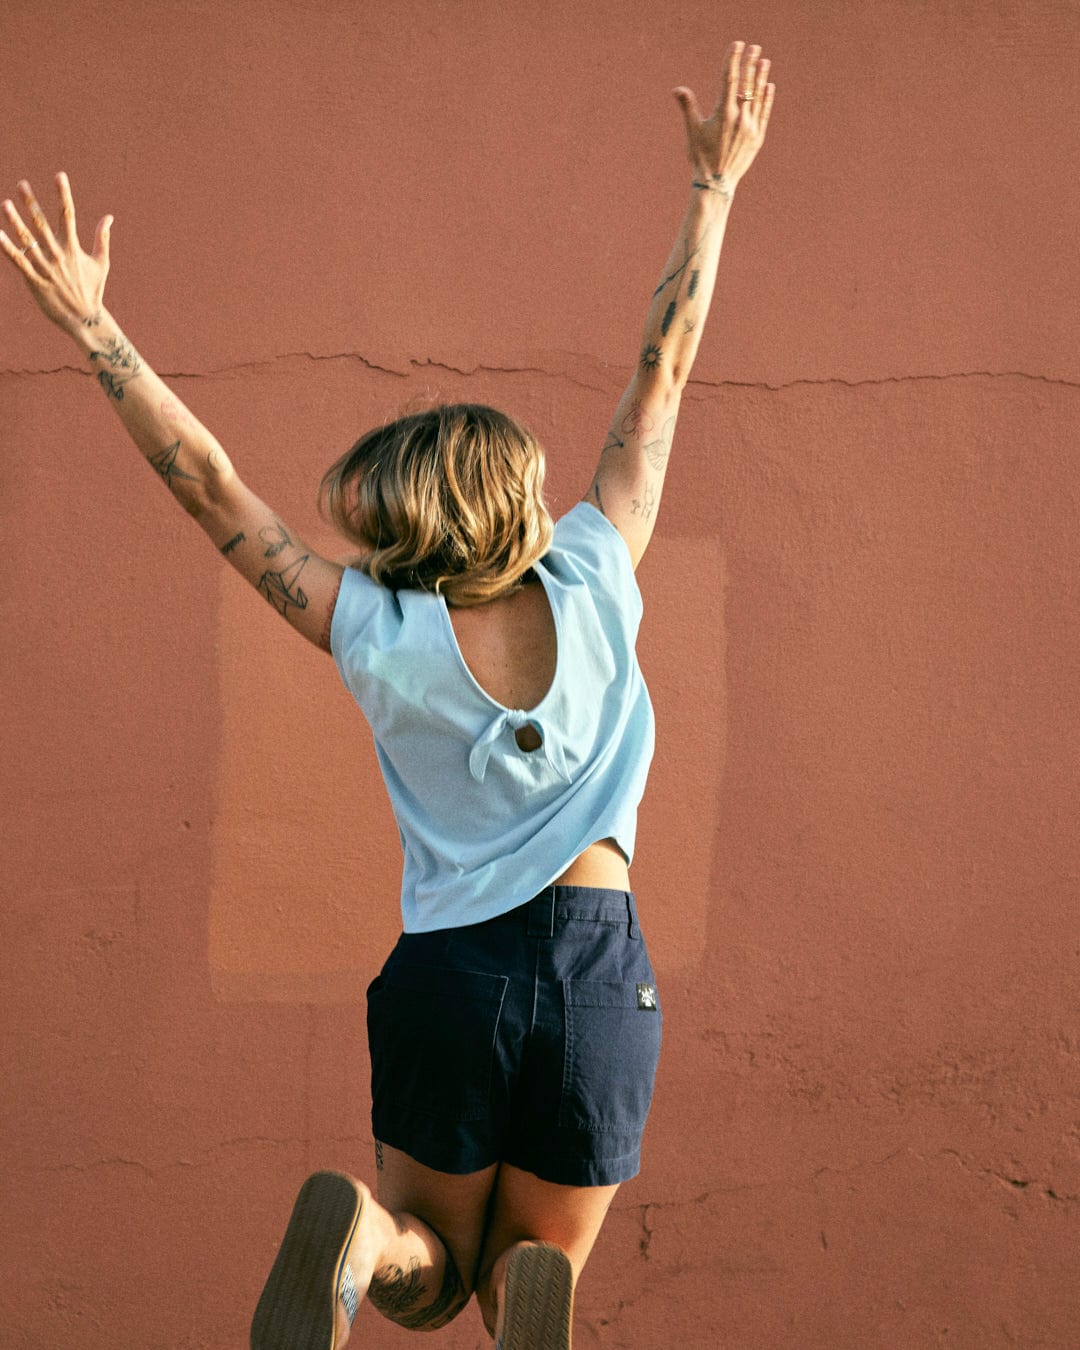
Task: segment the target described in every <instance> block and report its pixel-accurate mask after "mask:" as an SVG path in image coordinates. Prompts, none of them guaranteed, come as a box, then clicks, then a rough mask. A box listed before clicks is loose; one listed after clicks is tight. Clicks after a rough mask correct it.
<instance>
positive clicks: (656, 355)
mask: <svg viewBox="0 0 1080 1350" xmlns="http://www.w3.org/2000/svg"><path fill="white" fill-rule="evenodd" d="M659 364H660V348H659V347H658V346H657V345H656V344H655V343H654V342H650V343H649V344H648V346H647V347H646V348H645V350H644V351H643V352H642V353H641V365H642V369H643V370H655V369H656V367H657V366H658V365H659Z"/></svg>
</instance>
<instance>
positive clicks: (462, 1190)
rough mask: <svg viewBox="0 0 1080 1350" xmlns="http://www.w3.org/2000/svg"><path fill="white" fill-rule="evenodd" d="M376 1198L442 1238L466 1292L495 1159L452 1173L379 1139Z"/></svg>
mask: <svg viewBox="0 0 1080 1350" xmlns="http://www.w3.org/2000/svg"><path fill="white" fill-rule="evenodd" d="M376 1156H377V1158H378V1176H377V1184H376V1194H377V1196H378V1200H379V1203H380V1204H381V1205H382V1206H383V1207H384V1208H385V1209H388V1210H390V1211H391V1213H395V1214H401V1213H405V1214H415V1215H416V1217H417V1218H418V1219H422V1220H423V1221H424V1223H426V1224H427V1225H428V1227H429V1228H433V1229H434V1230H435V1232H436V1233H438V1235H439V1237H440V1238H442V1240H443V1242H444V1243H445V1244H446V1246H447V1248H448V1249H449V1251H450V1255H451V1256H452V1257H453V1258H454V1264H455V1265H456V1266H457V1269H458V1274H459V1275H460V1276H461V1279H462V1281H463V1283H464V1285H465V1287H466V1289H468V1290H469V1291H470V1292H471V1291H472V1289H473V1288H474V1286H475V1284H476V1272H477V1267H478V1265H479V1259H480V1250H481V1246H482V1243H483V1238H484V1228H485V1224H486V1221H487V1217H488V1212H489V1209H490V1206H491V1197H492V1190H493V1188H494V1186H495V1182H496V1177H497V1175H498V1171H499V1167H498V1164H494V1165H493V1166H491V1167H485V1168H484V1169H483V1170H482V1171H480V1172H469V1173H467V1174H465V1175H464V1176H456V1175H453V1174H452V1173H449V1172H437V1171H435V1169H434V1168H431V1167H425V1166H424V1164H423V1163H418V1162H417V1161H416V1160H415V1159H414V1158H410V1157H409V1155H408V1154H407V1153H402V1152H401V1150H400V1149H396V1148H391V1147H390V1145H389V1144H377V1145H376Z"/></svg>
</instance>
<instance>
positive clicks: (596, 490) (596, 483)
mask: <svg viewBox="0 0 1080 1350" xmlns="http://www.w3.org/2000/svg"><path fill="white" fill-rule="evenodd" d="M592 490H593V496H594V497H595V498H596V509H597V510H598V511H599V512H600V514H601V515H602V516H603V517H604V519H605V520H606V519H607V512H606V511H605V510H604V503H603V502H602V501H601V500H600V483H599V481H598V480H596V479H593V485H592Z"/></svg>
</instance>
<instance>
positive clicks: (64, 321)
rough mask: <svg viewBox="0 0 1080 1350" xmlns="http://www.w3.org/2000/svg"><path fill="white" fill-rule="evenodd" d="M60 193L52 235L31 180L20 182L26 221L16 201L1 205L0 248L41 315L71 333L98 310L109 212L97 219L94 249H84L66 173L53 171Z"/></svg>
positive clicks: (106, 258) (106, 254)
mask: <svg viewBox="0 0 1080 1350" xmlns="http://www.w3.org/2000/svg"><path fill="white" fill-rule="evenodd" d="M56 187H57V191H58V192H59V195H60V237H59V239H58V238H57V237H56V235H55V234H53V231H52V227H51V226H50V225H49V222H48V221H47V220H46V219H45V213H44V212H43V211H42V209H41V207H40V206H39V205H38V202H37V198H36V197H35V196H34V191H33V189H32V188H31V186H30V184H29V183H27V182H22V183H20V184H19V196H20V197H21V198H22V202H23V210H24V212H25V214H26V216H27V218H28V219H29V221H30V224H29V225H27V224H26V222H25V221H24V220H23V217H22V216H21V215H20V214H19V212H18V210H17V208H16V206H15V204H14V202H12V201H10V200H8V201H5V202H4V204H3V213H4V217H5V223H6V226H7V231H8V232H10V233H8V232H5V231H4V230H0V248H2V249H3V251H4V252H5V253H6V254H7V256H8V258H10V260H11V262H12V264H13V265H14V266H15V268H16V269H17V270H18V271H19V272H21V273H22V277H23V280H24V281H25V282H26V284H27V286H28V288H29V290H30V293H31V295H32V296H33V297H34V299H35V300H36V301H37V303H38V304H39V305H40V307H41V309H42V311H43V313H44V314H46V315H47V316H48V318H50V319H51V320H52V321H53V323H55V324H58V325H59V327H61V328H63V329H64V330H65V332H68V333H74V332H75V331H76V330H77V329H78V328H79V327H80V325H84V324H86V323H88V322H89V321H90V320H92V319H93V318H94V316H95V315H97V314H98V313H99V311H100V309H101V302H102V296H103V295H104V293H105V278H106V276H108V273H109V230H110V228H111V226H112V219H113V218H112V216H103V217H102V219H101V220H99V221H98V225H97V230H96V232H95V235H94V250H93V252H92V253H86V252H84V250H83V249H82V247H81V246H80V244H79V237H78V233H77V231H76V226H75V203H74V202H73V201H72V199H71V185H70V183H69V182H68V177H67V174H66V173H59V174H57V175H56Z"/></svg>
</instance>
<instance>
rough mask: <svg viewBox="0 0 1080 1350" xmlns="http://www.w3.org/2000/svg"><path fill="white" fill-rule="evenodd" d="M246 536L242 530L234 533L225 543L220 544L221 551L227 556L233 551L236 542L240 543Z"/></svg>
mask: <svg viewBox="0 0 1080 1350" xmlns="http://www.w3.org/2000/svg"><path fill="white" fill-rule="evenodd" d="M246 538H247V535H245V534H244V532H243V531H242V530H241V532H240V533H239V534H234V535H233V537H232V538H231V539H230V540H229V542H228V543H227V544H222V546H221V551H222V553H224V554H225V556H226V558H227V557H228V556H229V554H230V553H231V552H232V551H233V549H234V548H235V547H236V546H237V544H242V543H243V542H244V540H245V539H246Z"/></svg>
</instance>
